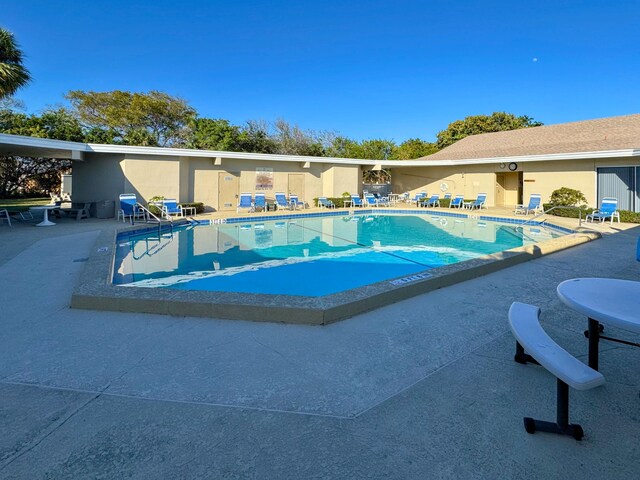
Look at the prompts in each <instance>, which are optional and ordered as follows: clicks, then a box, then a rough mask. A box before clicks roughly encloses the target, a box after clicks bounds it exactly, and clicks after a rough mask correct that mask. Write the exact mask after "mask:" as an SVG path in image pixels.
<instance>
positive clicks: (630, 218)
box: [543, 203, 640, 223]
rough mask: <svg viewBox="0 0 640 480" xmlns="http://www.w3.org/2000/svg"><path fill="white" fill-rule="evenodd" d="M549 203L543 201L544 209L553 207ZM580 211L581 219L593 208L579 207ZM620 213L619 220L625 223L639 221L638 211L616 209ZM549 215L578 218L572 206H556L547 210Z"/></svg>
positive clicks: (639, 214)
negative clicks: (549, 210)
mask: <svg viewBox="0 0 640 480" xmlns="http://www.w3.org/2000/svg"><path fill="white" fill-rule="evenodd" d="M553 206H554V205H552V204H551V203H545V204H544V205H543V207H544V210H545V211H547V210H548V209H550V208H551V207H553ZM580 210H581V211H582V219H583V220H584V219H585V217H586V216H587V215H588V214H590V213H591V212H593V211H594V210H595V209H593V208H581V209H580ZM618 212H619V213H620V221H621V222H626V223H640V213H638V212H632V211H630V210H618ZM549 215H555V216H557V217H568V218H578V210H575V209H573V208H556V209H555V210H553V211H551V212H549Z"/></svg>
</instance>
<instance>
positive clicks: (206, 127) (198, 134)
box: [187, 118, 242, 152]
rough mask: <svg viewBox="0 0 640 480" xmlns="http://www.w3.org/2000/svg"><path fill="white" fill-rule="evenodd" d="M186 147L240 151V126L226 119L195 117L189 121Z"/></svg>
mask: <svg viewBox="0 0 640 480" xmlns="http://www.w3.org/2000/svg"><path fill="white" fill-rule="evenodd" d="M190 127H191V135H190V137H189V140H188V141H187V147H188V148H196V149H201V150H223V151H229V152H237V151H241V148H242V145H241V139H240V135H241V134H240V127H238V126H236V125H231V124H230V123H229V121H228V120H223V119H213V118H196V119H194V120H192V121H191V125H190Z"/></svg>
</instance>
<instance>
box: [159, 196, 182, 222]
mask: <svg viewBox="0 0 640 480" xmlns="http://www.w3.org/2000/svg"><path fill="white" fill-rule="evenodd" d="M162 214H163V215H164V216H165V217H167V218H169V217H171V216H172V215H176V216H178V217H184V213H183V212H182V205H179V204H178V202H177V200H176V199H175V198H165V199H164V200H162Z"/></svg>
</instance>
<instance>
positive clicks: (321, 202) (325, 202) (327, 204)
mask: <svg viewBox="0 0 640 480" xmlns="http://www.w3.org/2000/svg"><path fill="white" fill-rule="evenodd" d="M318 206H319V207H320V208H336V204H335V203H333V202H332V201H331V200H329V199H328V198H327V197H318Z"/></svg>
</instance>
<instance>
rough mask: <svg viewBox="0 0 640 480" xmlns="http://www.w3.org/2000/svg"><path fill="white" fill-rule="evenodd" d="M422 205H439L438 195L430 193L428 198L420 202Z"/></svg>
mask: <svg viewBox="0 0 640 480" xmlns="http://www.w3.org/2000/svg"><path fill="white" fill-rule="evenodd" d="M422 206H423V207H439V206H440V195H431V198H429V200H425V201H424V202H422Z"/></svg>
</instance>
